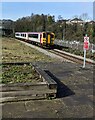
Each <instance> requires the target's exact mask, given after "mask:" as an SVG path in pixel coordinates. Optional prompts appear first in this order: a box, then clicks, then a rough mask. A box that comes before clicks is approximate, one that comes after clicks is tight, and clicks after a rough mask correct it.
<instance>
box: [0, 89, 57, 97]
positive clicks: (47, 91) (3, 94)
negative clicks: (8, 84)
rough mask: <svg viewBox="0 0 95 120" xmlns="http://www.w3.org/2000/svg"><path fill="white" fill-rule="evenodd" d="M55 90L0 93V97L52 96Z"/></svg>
mask: <svg viewBox="0 0 95 120" xmlns="http://www.w3.org/2000/svg"><path fill="white" fill-rule="evenodd" d="M53 93H56V90H54V89H52V90H49V89H47V90H46V89H45V90H40V91H38V90H26V91H10V92H0V94H2V97H16V96H39V95H42V94H53Z"/></svg>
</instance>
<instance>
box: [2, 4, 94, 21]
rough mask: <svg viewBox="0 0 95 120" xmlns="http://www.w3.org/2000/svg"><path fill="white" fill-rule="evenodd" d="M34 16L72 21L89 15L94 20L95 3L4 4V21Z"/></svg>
mask: <svg viewBox="0 0 95 120" xmlns="http://www.w3.org/2000/svg"><path fill="white" fill-rule="evenodd" d="M31 13H34V14H42V13H43V14H46V15H47V14H50V15H54V16H55V18H56V19H58V15H61V16H62V17H63V18H64V19H72V17H73V16H75V15H78V16H80V15H81V14H83V13H87V14H88V16H90V17H91V18H92V19H93V2H2V19H12V20H17V19H18V18H21V17H25V16H30V15H31Z"/></svg>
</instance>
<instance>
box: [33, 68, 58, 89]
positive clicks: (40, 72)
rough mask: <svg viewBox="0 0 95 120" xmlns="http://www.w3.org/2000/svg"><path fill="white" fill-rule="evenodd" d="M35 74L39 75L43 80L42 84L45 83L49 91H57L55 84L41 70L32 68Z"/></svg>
mask: <svg viewBox="0 0 95 120" xmlns="http://www.w3.org/2000/svg"><path fill="white" fill-rule="evenodd" d="M33 67H34V69H35V70H36V72H37V73H38V74H39V76H40V78H42V79H43V82H46V83H47V85H48V87H49V89H57V83H56V82H55V81H54V80H53V79H52V78H51V77H50V76H49V75H48V74H47V73H46V72H45V71H44V70H42V69H40V68H38V67H35V66H33Z"/></svg>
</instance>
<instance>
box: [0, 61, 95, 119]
mask: <svg viewBox="0 0 95 120" xmlns="http://www.w3.org/2000/svg"><path fill="white" fill-rule="evenodd" d="M34 64H35V66H38V67H39V68H41V69H44V70H46V71H45V72H46V73H47V74H48V75H49V76H50V77H51V78H52V79H53V80H54V81H55V82H56V83H57V98H56V99H52V100H30V101H20V102H9V103H4V104H2V117H3V118H71V117H72V118H93V116H94V106H93V104H94V94H93V88H94V82H93V77H94V76H93V75H94V73H93V72H94V70H95V66H93V65H90V64H87V65H86V68H85V69H83V68H82V66H81V65H80V64H77V63H70V62H64V61H63V62H59V61H58V62H57V61H56V62H53V63H52V62H44V63H43V62H36V63H34ZM0 106H1V105H0Z"/></svg>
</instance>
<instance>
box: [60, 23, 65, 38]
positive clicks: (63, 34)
mask: <svg viewBox="0 0 95 120" xmlns="http://www.w3.org/2000/svg"><path fill="white" fill-rule="evenodd" d="M60 28H62V40H64V29H63V26H62V25H60Z"/></svg>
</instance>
